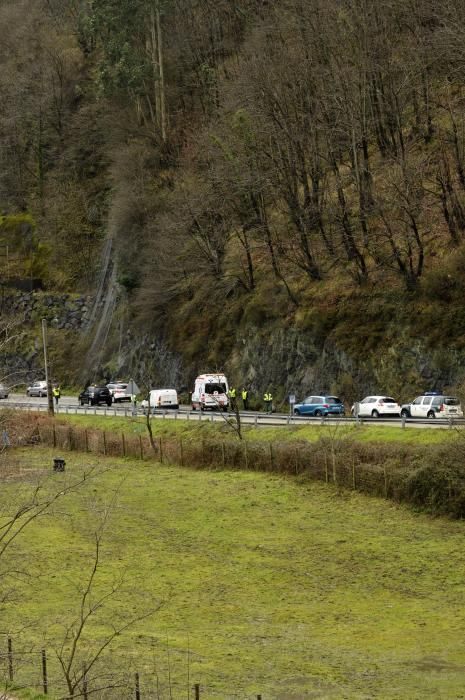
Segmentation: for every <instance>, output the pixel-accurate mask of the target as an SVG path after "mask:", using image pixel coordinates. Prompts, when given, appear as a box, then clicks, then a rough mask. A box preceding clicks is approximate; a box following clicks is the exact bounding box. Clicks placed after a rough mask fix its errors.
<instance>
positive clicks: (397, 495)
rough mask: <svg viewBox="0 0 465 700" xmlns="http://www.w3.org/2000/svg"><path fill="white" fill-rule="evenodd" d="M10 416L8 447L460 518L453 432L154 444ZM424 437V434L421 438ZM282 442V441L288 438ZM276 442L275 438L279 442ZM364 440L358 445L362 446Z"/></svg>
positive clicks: (104, 427) (117, 432) (457, 446)
mask: <svg viewBox="0 0 465 700" xmlns="http://www.w3.org/2000/svg"><path fill="white" fill-rule="evenodd" d="M6 415H7V418H6V420H7V422H8V425H9V431H10V433H11V435H12V445H15V444H24V443H25V442H31V441H32V442H34V441H35V442H38V443H41V444H44V445H47V446H50V447H53V448H56V449H59V450H70V451H78V452H84V453H92V454H98V455H105V456H108V457H131V458H138V459H141V460H149V461H153V462H156V463H161V464H170V465H176V464H178V465H180V466H182V467H188V468H193V469H214V470H246V471H257V472H269V473H275V474H287V475H291V476H294V477H296V478H299V479H303V480H307V479H308V480H318V481H323V482H326V483H330V484H333V485H334V486H336V487H337V488H340V489H351V490H356V491H359V492H361V493H365V494H369V495H374V496H379V497H384V498H389V499H392V500H395V501H398V502H406V503H410V504H412V505H413V506H415V507H418V508H421V509H424V510H427V511H428V512H430V513H431V514H434V515H436V514H447V515H450V516H452V517H456V518H461V517H463V516H464V515H465V469H464V468H463V462H464V457H465V439H464V438H463V436H462V434H461V432H459V431H454V433H453V434H452V435H448V438H447V440H445V439H444V438H442V439H441V441H438V438H437V437H436V435H437V432H439V431H436V432H434V431H432V433H433V434H434V436H435V438H434V439H435V440H436V443H434V442H432V443H429V444H428V441H425V442H419V441H418V442H415V441H414V440H413V441H412V440H411V441H409V442H406V441H404V442H400V441H396V440H394V439H391V440H384V441H371V440H367V439H366V433H365V434H364V433H358V431H354V430H352V431H347V432H342V431H341V432H338V430H337V429H334V428H327V429H326V430H325V429H321V428H320V429H319V430H318V432H316V431H315V432H314V433H313V434H312V439H306V438H305V437H303V435H302V436H300V435H299V433H297V434H296V433H294V434H293V435H292V439H289V438H290V435H291V434H289V433H288V432H286V433H285V434H283V433H282V432H281V431H280V433H279V436H276V437H275V436H274V434H271V435H270V436H269V439H264V437H265V436H263V434H262V433H260V432H259V431H257V433H258V434H259V435H260V439H257V436H256V435H255V434H252V433H251V432H249V433H247V439H244V440H238V439H237V438H234V435H233V433H231V431H220V430H218V429H211V428H213V426H207V429H204V427H203V426H198V428H197V429H196V428H193V427H192V426H191V427H190V428H189V430H183V429H181V428H179V427H175V428H173V427H170V428H168V427H166V429H165V431H164V432H163V431H160V432H158V431H157V432H156V434H155V435H154V437H153V439H152V440H151V439H150V437H149V435H148V434H147V431H146V429H145V426H144V423H143V421H137V422H131V423H129V424H128V423H127V422H124V421H120V422H119V423H116V421H112V422H107V421H104V422H100V423H97V424H96V425H94V426H92V425H91V424H89V422H88V421H84V420H83V421H81V420H76V419H74V420H66V419H51V418H49V417H48V416H45V415H43V414H42V415H41V414H27V415H25V414H20V413H11V414H6ZM423 432H424V431H422V433H423ZM285 436H286V437H287V439H285ZM277 437H279V439H277ZM360 438H362V439H360Z"/></svg>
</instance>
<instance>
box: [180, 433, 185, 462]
mask: <svg viewBox="0 0 465 700" xmlns="http://www.w3.org/2000/svg"><path fill="white" fill-rule="evenodd" d="M179 454H180V458H181V467H183V466H184V450H183V446H182V437H180V438H179Z"/></svg>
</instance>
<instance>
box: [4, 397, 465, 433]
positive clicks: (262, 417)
mask: <svg viewBox="0 0 465 700" xmlns="http://www.w3.org/2000/svg"><path fill="white" fill-rule="evenodd" d="M5 406H8V407H11V408H15V409H18V410H23V411H30V412H34V411H39V412H46V411H48V405H47V404H46V403H32V402H26V401H18V402H12V401H9V402H8V404H5ZM55 413H56V415H58V416H62V415H95V416H113V417H124V418H132V417H136V416H145V415H146V411H145V410H144V409H141V408H140V407H138V408H136V409H134V408H133V407H132V406H124V407H122V406H121V407H118V408H117V407H116V406H112V407H111V408H110V407H107V406H80V405H79V404H76V405H62V406H58V410H57V408H56V407H55ZM240 416H241V420H242V422H243V423H244V424H245V425H253V426H254V427H270V426H276V427H279V426H283V427H286V426H296V425H309V424H313V425H315V424H317V425H354V426H355V425H365V424H367V425H380V426H386V424H388V425H389V426H392V427H401V428H405V427H406V426H407V425H408V426H415V425H416V426H428V425H431V426H434V427H436V428H438V427H441V428H454V427H459V426H465V418H404V417H402V418H383V417H380V418H360V417H359V418H355V417H353V416H319V417H316V416H295V415H287V414H284V413H272V414H270V413H259V412H256V411H241V412H240ZM151 418H153V419H168V420H178V419H179V420H197V421H209V422H211V423H214V422H224V421H225V419H226V420H231V419H233V420H234V418H235V414H234V413H223V412H219V411H210V412H207V411H192V410H189V409H179V410H175V411H173V410H171V409H170V410H160V409H155V410H154V411H151Z"/></svg>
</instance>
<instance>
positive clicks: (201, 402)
mask: <svg viewBox="0 0 465 700" xmlns="http://www.w3.org/2000/svg"><path fill="white" fill-rule="evenodd" d="M228 391H229V385H228V380H227V379H226V377H225V375H224V374H201V375H199V376H198V377H197V379H196V380H195V384H194V391H193V392H192V410H193V411H196V410H197V409H199V410H200V411H205V410H206V409H207V408H210V409H211V410H212V411H227V410H228V404H229V399H228Z"/></svg>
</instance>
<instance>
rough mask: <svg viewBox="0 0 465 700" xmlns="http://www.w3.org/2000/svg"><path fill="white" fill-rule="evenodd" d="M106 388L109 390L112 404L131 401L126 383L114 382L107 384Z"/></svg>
mask: <svg viewBox="0 0 465 700" xmlns="http://www.w3.org/2000/svg"><path fill="white" fill-rule="evenodd" d="M107 388H108V389H109V390H110V394H111V396H112V399H113V402H114V403H118V402H119V401H130V400H131V394H130V393H129V391H128V385H127V384H126V383H124V382H114V383H112V384H107Z"/></svg>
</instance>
